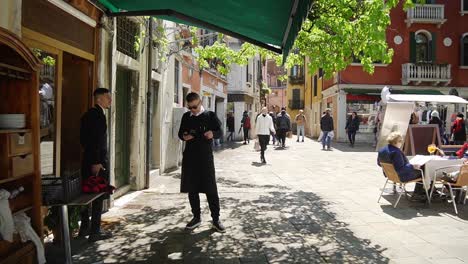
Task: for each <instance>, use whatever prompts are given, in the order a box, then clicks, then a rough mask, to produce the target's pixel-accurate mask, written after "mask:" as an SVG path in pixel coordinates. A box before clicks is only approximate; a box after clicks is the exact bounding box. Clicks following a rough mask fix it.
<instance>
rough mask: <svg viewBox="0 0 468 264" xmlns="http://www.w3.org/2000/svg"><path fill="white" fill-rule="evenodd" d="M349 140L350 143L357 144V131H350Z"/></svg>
mask: <svg viewBox="0 0 468 264" xmlns="http://www.w3.org/2000/svg"><path fill="white" fill-rule="evenodd" d="M348 139H349V143H351V144H352V145H354V142H356V131H352V130H348Z"/></svg>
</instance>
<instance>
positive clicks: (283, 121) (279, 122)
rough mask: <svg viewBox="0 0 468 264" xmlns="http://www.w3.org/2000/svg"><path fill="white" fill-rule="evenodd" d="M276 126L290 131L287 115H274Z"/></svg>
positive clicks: (289, 121) (289, 120)
mask: <svg viewBox="0 0 468 264" xmlns="http://www.w3.org/2000/svg"><path fill="white" fill-rule="evenodd" d="M276 127H277V129H278V130H284V131H291V119H289V116H288V115H286V114H285V115H282V114H279V115H278V116H277V117H276Z"/></svg>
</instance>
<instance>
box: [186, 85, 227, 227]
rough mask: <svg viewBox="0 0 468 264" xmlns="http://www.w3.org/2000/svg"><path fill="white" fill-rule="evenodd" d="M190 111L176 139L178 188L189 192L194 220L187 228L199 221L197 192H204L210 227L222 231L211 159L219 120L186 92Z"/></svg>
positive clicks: (195, 97) (218, 129) (199, 100)
mask: <svg viewBox="0 0 468 264" xmlns="http://www.w3.org/2000/svg"><path fill="white" fill-rule="evenodd" d="M186 100H187V108H188V109H189V110H190V111H189V112H187V113H185V114H184V115H183V116H182V121H181V124H180V129H179V138H180V139H181V140H183V141H184V142H185V150H184V154H183V159H182V179H181V187H180V191H181V192H182V193H188V197H189V201H190V207H191V208H192V214H193V219H192V220H191V221H190V222H189V223H188V224H187V226H186V229H187V230H194V229H195V228H197V227H199V226H200V224H201V209H200V196H199V194H200V193H205V194H206V198H207V200H208V205H209V207H210V211H211V218H212V219H213V228H214V229H215V230H217V231H218V232H222V233H224V232H225V228H224V226H223V225H222V224H221V221H220V220H219V211H220V206H219V197H218V188H217V186H216V177H215V167H214V160H213V148H212V145H213V139H216V138H220V137H221V134H222V132H221V121H219V119H218V117H217V116H216V114H215V113H213V112H212V111H205V109H204V108H203V105H202V102H201V99H200V96H199V95H198V94H197V93H189V94H188V95H187V97H186Z"/></svg>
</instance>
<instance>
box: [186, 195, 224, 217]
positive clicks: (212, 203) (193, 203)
mask: <svg viewBox="0 0 468 264" xmlns="http://www.w3.org/2000/svg"><path fill="white" fill-rule="evenodd" d="M188 197H189V201H190V207H191V208H192V214H193V217H198V218H200V217H201V209H200V194H199V193H189V194H188ZM206 199H207V200H208V206H209V207H210V211H211V218H213V221H218V220H219V210H220V209H219V197H218V193H217V192H216V193H207V194H206Z"/></svg>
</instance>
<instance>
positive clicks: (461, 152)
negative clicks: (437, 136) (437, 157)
mask: <svg viewBox="0 0 468 264" xmlns="http://www.w3.org/2000/svg"><path fill="white" fill-rule="evenodd" d="M467 150H468V143H465V144H464V145H463V147H462V148H461V149H459V150H458V151H457V156H458V157H459V158H460V159H461V158H463V156H465V152H466V151H467Z"/></svg>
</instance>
